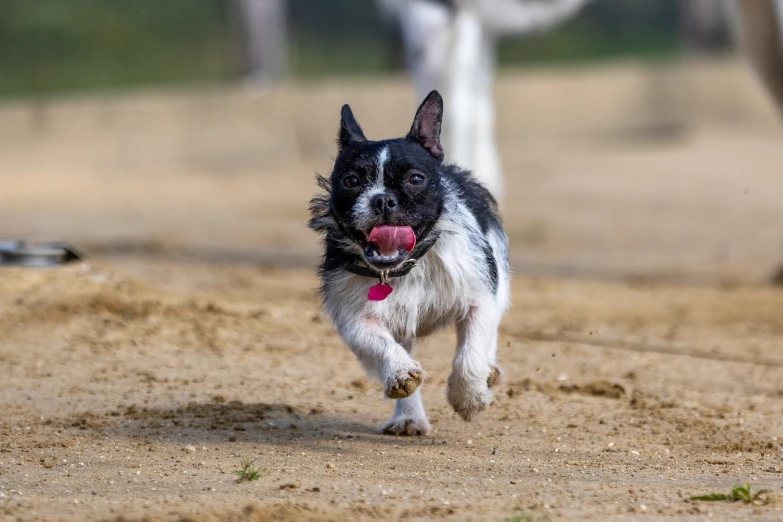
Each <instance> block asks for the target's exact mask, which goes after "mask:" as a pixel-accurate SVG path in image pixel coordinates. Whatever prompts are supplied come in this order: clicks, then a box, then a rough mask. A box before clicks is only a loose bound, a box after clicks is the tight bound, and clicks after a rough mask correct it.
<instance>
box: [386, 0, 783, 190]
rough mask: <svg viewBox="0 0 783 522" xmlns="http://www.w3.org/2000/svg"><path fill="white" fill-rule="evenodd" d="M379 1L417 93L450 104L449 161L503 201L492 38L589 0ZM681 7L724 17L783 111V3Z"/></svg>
mask: <svg viewBox="0 0 783 522" xmlns="http://www.w3.org/2000/svg"><path fill="white" fill-rule="evenodd" d="M377 1H378V3H379V4H380V6H381V7H382V8H383V10H384V11H386V12H387V13H390V14H392V15H393V16H394V17H395V18H396V19H397V20H398V21H399V23H400V28H401V31H402V35H403V40H404V44H405V47H406V54H407V60H408V67H409V69H410V72H411V74H412V76H413V81H414V83H415V86H416V90H417V94H418V96H419V97H423V96H424V95H425V94H426V93H427V92H429V91H430V90H432V89H438V90H439V91H440V92H442V93H443V96H444V97H445V98H446V99H447V100H448V102H449V105H450V109H449V110H448V111H447V112H446V114H445V115H444V121H443V148H444V150H445V151H446V154H447V155H448V156H447V159H448V161H450V162H454V163H457V164H459V165H462V166H464V167H466V168H468V169H471V170H472V171H473V172H474V173H475V176H476V177H477V178H478V179H479V180H480V181H481V182H482V183H483V184H484V185H485V186H486V187H487V188H488V189H489V190H490V191H491V192H492V193H493V194H494V195H495V197H496V198H498V199H501V198H502V197H503V193H504V183H503V173H502V169H501V164H500V158H499V154H498V148H497V142H496V139H495V107H494V99H493V85H494V76H495V61H496V48H497V41H498V39H499V38H500V37H502V36H504V35H511V34H517V35H519V34H525V33H530V32H533V31H541V30H545V29H548V28H551V27H553V26H555V25H557V24H558V23H560V22H562V21H564V20H567V19H569V18H570V17H572V16H574V15H575V14H577V13H578V12H579V11H580V10H581V8H582V7H584V6H585V5H586V4H587V3H588V2H591V1H593V0H377ZM683 6H684V7H685V9H686V12H690V14H691V20H705V21H706V25H708V26H710V28H712V27H714V26H715V25H716V23H715V21H716V20H719V19H720V18H721V17H722V15H723V13H725V14H726V15H727V16H728V18H729V20H730V21H731V22H732V25H733V27H734V28H735V29H736V30H737V32H738V33H739V35H740V39H741V41H742V42H743V44H744V45H743V46H744V48H745V49H746V51H747V54H748V56H749V57H750V59H751V61H752V63H753V64H754V65H755V68H756V69H757V70H758V72H759V74H760V75H761V77H762V78H763V80H764V83H765V84H766V85H767V87H768V89H769V90H770V92H771V93H772V94H773V96H775V98H776V99H777V101H778V103H779V104H780V107H781V111H783V0H687V1H686V2H684V3H683ZM716 12H721V16H718V15H716V14H715V13H716ZM685 43H686V44H687V43H688V42H687V41H686V42H685Z"/></svg>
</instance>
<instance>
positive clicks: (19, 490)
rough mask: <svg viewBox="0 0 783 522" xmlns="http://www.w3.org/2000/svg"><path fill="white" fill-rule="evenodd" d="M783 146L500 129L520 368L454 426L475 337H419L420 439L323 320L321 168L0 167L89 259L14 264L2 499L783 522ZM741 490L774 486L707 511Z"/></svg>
mask: <svg viewBox="0 0 783 522" xmlns="http://www.w3.org/2000/svg"><path fill="white" fill-rule="evenodd" d="M782 135H783V133H781V132H780V131H768V130H765V131H753V130H747V129H745V130H737V129H706V130H705V129H697V130H688V131H687V132H685V133H684V134H682V133H678V134H676V136H674V137H672V136H669V137H667V138H666V139H663V140H660V139H659V138H650V137H643V138H642V139H641V140H640V141H633V142H629V141H627V139H625V137H623V138H622V139H620V138H617V139H615V138H613V139H611V140H610V139H608V138H606V139H603V138H602V139H600V140H598V141H595V140H593V141H590V140H587V141H584V140H582V141H569V140H563V141H558V142H556V143H554V142H543V141H541V142H535V143H531V144H529V146H526V147H521V146H520V145H518V144H514V143H506V144H504V146H503V151H504V160H505V164H506V168H507V171H509V172H511V173H516V174H515V175H513V176H511V178H510V189H509V190H510V191H509V197H508V198H507V200H506V202H505V204H504V209H505V216H506V221H507V223H508V228H509V232H510V237H511V242H512V258H513V259H512V260H513V263H514V266H515V268H516V271H517V274H516V277H515V280H514V282H513V289H512V290H513V294H512V299H513V306H512V309H511V311H510V312H509V314H508V315H507V317H506V318H505V320H504V322H503V325H502V328H501V333H500V343H501V344H500V354H499V360H500V363H501V365H502V367H503V369H504V370H505V375H506V382H505V383H503V384H502V385H501V386H500V387H499V388H497V391H496V400H495V402H494V404H493V405H492V407H491V409H490V410H489V411H487V412H486V413H485V414H483V415H482V416H481V417H479V419H478V420H476V421H474V422H472V423H464V422H462V421H461V420H459V419H458V418H457V416H456V415H455V414H454V413H453V412H452V411H451V410H450V408H449V406H448V405H447V403H446V400H445V381H446V378H447V377H448V372H449V365H450V359H451V356H452V354H453V349H454V342H455V341H454V336H453V334H452V332H443V333H441V334H438V335H437V336H435V337H433V338H431V339H429V340H427V341H425V342H424V343H423V344H422V345H421V346H420V347H419V348H418V353H417V359H418V360H419V361H421V363H422V365H423V367H424V368H425V369H426V370H427V371H428V373H429V374H430V376H431V379H430V380H429V381H428V382H427V383H425V384H424V387H423V395H424V400H425V406H426V407H427V409H428V412H429V414H430V420H431V421H432V424H433V428H434V433H433V434H432V435H431V436H429V437H424V438H396V437H389V436H383V435H379V434H377V433H376V431H375V429H376V427H377V426H378V425H380V424H381V423H382V421H384V420H385V419H386V418H387V417H388V416H389V415H390V413H391V411H392V409H393V404H392V402H391V401H390V400H386V399H384V398H383V397H382V390H381V386H380V384H378V383H376V382H370V381H368V380H367V379H366V378H365V377H364V375H363V374H362V371H361V370H360V367H359V365H358V363H357V362H356V361H355V359H354V357H353V356H352V354H351V353H350V352H349V351H348V350H347V349H346V348H345V347H344V346H342V344H341V342H340V340H339V338H338V337H337V335H336V334H335V332H334V330H333V329H332V327H331V325H330V324H329V323H328V321H327V320H326V319H325V318H324V317H323V316H322V315H321V312H320V309H319V301H318V297H317V295H316V290H315V289H316V288H317V285H318V282H317V279H316V277H315V273H314V270H313V268H312V267H313V265H314V263H315V260H316V256H317V253H318V244H317V240H316V238H315V237H314V236H313V235H312V234H311V233H310V232H309V231H308V230H306V228H305V227H304V221H305V219H306V205H307V200H308V198H309V196H310V195H311V193H312V192H313V188H314V184H313V181H312V179H313V178H312V171H313V170H316V169H318V170H321V171H324V170H325V166H328V158H324V159H323V161H320V162H319V163H317V164H312V163H309V162H303V161H296V162H291V163H290V164H287V165H282V166H277V167H269V168H267V169H263V170H261V171H254V170H251V169H245V168H237V169H234V170H230V172H228V173H227V174H225V175H215V174H214V173H211V174H210V173H209V172H206V171H199V170H198V169H194V170H193V171H184V170H183V171H176V170H165V169H163V168H162V167H158V168H156V167H150V168H147V167H146V166H145V168H144V169H129V170H116V169H114V170H111V169H110V170H103V169H101V168H100V165H95V166H94V168H91V169H90V168H84V169H75V168H74V167H73V163H72V162H70V161H69V157H70V156H68V154H70V153H71V152H68V150H66V148H64V151H61V154H60V155H57V154H53V155H51V156H49V157H43V156H42V157H36V158H35V161H32V159H31V165H33V164H34V165H35V166H34V167H30V168H28V169H26V170H19V169H20V168H21V167H22V166H23V162H21V161H20V162H19V163H18V164H17V165H16V167H18V168H17V170H15V171H13V172H11V171H9V170H8V168H5V169H0V181H2V193H0V198H2V204H1V205H0V231H2V235H3V236H4V237H7V238H9V239H13V238H31V239H41V238H53V237H55V238H61V239H67V240H69V241H72V242H73V243H75V244H76V245H78V246H81V247H82V248H84V249H85V250H86V251H87V252H88V253H90V254H91V255H92V260H91V263H90V264H89V265H70V266H67V267H62V268H57V269H24V268H2V269H0V375H2V381H1V382H0V411H2V415H0V516H2V517H4V518H7V519H9V520H14V519H23V520H33V519H71V520H85V519H100V520H114V519H123V518H124V519H147V520H177V519H188V520H210V519H211V520H218V519H220V520H223V519H225V520H236V521H240V520H362V519H368V520H371V519H375V520H388V519H391V520H402V519H405V520H407V519H431V518H436V519H449V520H497V521H500V520H506V519H512V520H527V518H525V517H528V516H535V517H540V518H542V517H546V518H548V519H549V520H553V521H554V520H585V519H589V520H637V519H638V520H654V519H668V520H702V519H707V518H711V519H715V520H738V519H752V520H781V519H783V442H781V440H783V351H782V350H781V346H782V343H783V313H781V310H783V291H781V290H780V289H779V288H774V287H772V286H769V285H768V284H766V281H767V279H768V277H769V275H770V274H771V273H772V272H773V270H774V269H775V267H776V265H777V264H778V262H780V261H783V235H781V234H782V233H781V230H783V228H781V224H783V207H781V205H780V195H781V194H783V176H780V165H781V164H783V147H781V146H780V143H781V137H782ZM151 139H154V137H152V138H151ZM31 158H32V157H31ZM0 163H1V161H0ZM8 165H9V164H8V163H6V164H5V166H6V167H8ZM243 459H252V460H255V464H256V465H257V466H258V467H259V468H260V469H261V470H262V471H263V472H264V473H263V477H262V478H260V479H259V480H257V481H253V482H245V483H237V482H236V481H235V479H236V476H234V475H233V474H232V472H233V471H234V470H236V469H238V468H239V466H240V461H242V460H243ZM741 482H750V483H751V485H752V487H753V488H754V489H767V490H769V491H770V497H771V498H772V499H773V502H772V503H771V504H770V505H767V506H745V505H741V504H738V503H737V504H731V503H700V502H691V501H689V500H688V498H689V496H691V495H697V494H705V493H716V492H728V491H729V490H730V489H731V487H732V486H734V485H735V484H737V483H741ZM515 517H518V518H515Z"/></svg>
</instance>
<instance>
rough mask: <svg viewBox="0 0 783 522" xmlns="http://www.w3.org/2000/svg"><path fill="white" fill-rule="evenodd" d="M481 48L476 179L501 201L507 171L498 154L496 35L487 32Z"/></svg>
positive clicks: (476, 133)
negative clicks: (495, 92)
mask: <svg viewBox="0 0 783 522" xmlns="http://www.w3.org/2000/svg"><path fill="white" fill-rule="evenodd" d="M481 44H482V47H481V55H482V58H481V61H480V63H479V74H477V75H476V82H475V86H476V97H475V104H476V130H475V140H474V144H475V147H476V150H475V165H474V166H473V169H474V171H473V173H474V175H475V176H476V178H477V179H478V180H479V181H480V182H481V183H482V184H483V185H484V186H485V187H486V188H487V189H489V191H490V192H491V193H492V195H493V196H495V198H496V199H498V200H501V199H502V198H503V194H504V183H503V171H502V168H501V164H500V154H499V153H498V147H497V140H496V131H495V102H494V100H495V97H494V87H495V49H496V41H495V37H494V35H492V34H489V33H486V32H485V33H484V36H483V38H482V42H481Z"/></svg>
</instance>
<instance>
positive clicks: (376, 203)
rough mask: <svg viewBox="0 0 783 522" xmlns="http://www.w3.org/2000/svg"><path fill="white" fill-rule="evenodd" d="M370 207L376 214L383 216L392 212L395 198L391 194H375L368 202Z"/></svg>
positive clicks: (395, 201) (395, 203)
mask: <svg viewBox="0 0 783 522" xmlns="http://www.w3.org/2000/svg"><path fill="white" fill-rule="evenodd" d="M370 205H371V206H372V208H373V210H375V213H376V214H383V213H384V212H388V211H390V210H394V208H395V207H396V206H397V198H396V197H395V196H394V195H392V194H377V195H375V196H373V198H372V199H371V200H370Z"/></svg>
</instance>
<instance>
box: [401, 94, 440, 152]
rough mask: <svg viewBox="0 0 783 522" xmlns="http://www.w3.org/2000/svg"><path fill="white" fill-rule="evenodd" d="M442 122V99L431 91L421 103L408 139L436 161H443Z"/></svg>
mask: <svg viewBox="0 0 783 522" xmlns="http://www.w3.org/2000/svg"><path fill="white" fill-rule="evenodd" d="M442 121H443V98H441V96H440V93H439V92H438V91H432V92H431V93H429V94H428V95H427V97H426V98H424V101H423V102H421V105H420V106H419V110H418V111H416V117H415V118H414V119H413V125H411V130H410V132H409V133H408V139H409V140H411V141H415V142H416V143H418V144H420V145H421V146H422V147H424V148H425V149H427V151H428V152H429V153H430V155H431V156H432V157H433V158H435V159H436V160H438V161H443V147H441V145H440V127H441V122H442Z"/></svg>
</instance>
